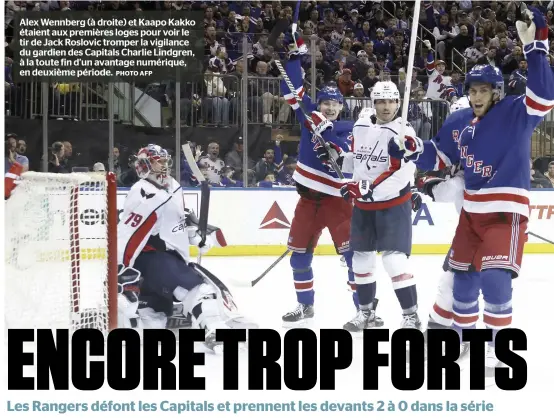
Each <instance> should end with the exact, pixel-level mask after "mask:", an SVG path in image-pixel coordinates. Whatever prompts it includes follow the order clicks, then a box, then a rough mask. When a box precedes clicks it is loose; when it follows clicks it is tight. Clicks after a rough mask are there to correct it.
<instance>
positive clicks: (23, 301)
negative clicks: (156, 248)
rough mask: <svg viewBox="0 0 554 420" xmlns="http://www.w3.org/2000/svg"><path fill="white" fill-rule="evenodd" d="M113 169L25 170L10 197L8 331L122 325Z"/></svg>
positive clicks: (6, 305) (7, 223)
mask: <svg viewBox="0 0 554 420" xmlns="http://www.w3.org/2000/svg"><path fill="white" fill-rule="evenodd" d="M116 200H117V190H116V181H115V176H114V175H113V174H111V173H109V174H107V175H104V174H99V173H94V172H93V173H72V174H63V175H62V174H49V173H36V172H27V173H25V174H23V176H22V177H21V180H20V181H18V183H17V187H16V188H15V190H14V191H13V193H12V195H11V196H10V198H9V199H8V200H7V201H6V207H5V208H6V213H5V215H6V220H5V224H6V225H5V226H6V236H5V246H6V251H5V252H6V255H5V261H6V273H5V279H6V281H5V300H6V301H5V320H6V326H7V328H10V329H11V328H48V329H57V328H60V329H62V328H63V329H69V330H72V331H74V330H76V329H80V328H95V329H99V330H101V331H102V332H104V333H106V332H108V331H109V330H111V329H113V328H115V327H116V326H117V256H116V253H117V238H116V236H117V220H118V215H117V203H116Z"/></svg>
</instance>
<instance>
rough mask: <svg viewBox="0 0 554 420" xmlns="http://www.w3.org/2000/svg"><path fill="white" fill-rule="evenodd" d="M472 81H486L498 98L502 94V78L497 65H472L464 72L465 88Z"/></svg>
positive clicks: (467, 87) (468, 86)
mask: <svg viewBox="0 0 554 420" xmlns="http://www.w3.org/2000/svg"><path fill="white" fill-rule="evenodd" d="M472 83H487V84H489V85H491V86H492V90H493V91H494V92H495V93H496V94H498V99H501V98H502V97H503V96H504V78H503V77H502V72H501V71H500V70H499V69H498V67H494V66H491V65H488V64H487V65H485V64H479V65H477V66H475V67H473V68H472V69H471V70H470V71H469V72H468V73H467V74H466V83H465V84H466V89H469V88H470V86H471V84H472Z"/></svg>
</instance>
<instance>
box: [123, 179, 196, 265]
mask: <svg viewBox="0 0 554 420" xmlns="http://www.w3.org/2000/svg"><path fill="white" fill-rule="evenodd" d="M187 215H188V212H187V211H186V210H185V203H184V199H183V193H182V191H181V186H180V185H179V183H178V182H177V181H176V180H175V179H173V178H171V177H169V178H168V187H167V189H166V190H164V189H161V188H159V187H158V186H156V185H155V184H154V183H152V182H150V181H148V180H146V179H142V180H140V181H138V182H137V183H136V184H135V185H133V187H132V188H131V190H130V191H129V194H128V195H127V198H126V199H125V205H124V209H123V213H122V214H121V219H120V222H119V225H118V230H117V263H118V264H123V265H124V266H126V267H132V266H133V264H134V262H135V260H136V258H137V257H138V256H139V254H140V253H141V252H143V251H167V250H173V251H176V252H177V253H179V255H181V257H182V258H183V259H184V260H185V261H187V262H188V261H189V259H190V251H189V247H190V245H196V243H194V240H195V239H196V238H198V237H197V236H196V230H195V229H194V230H193V229H188V230H187V225H186V217H187ZM195 236H196V238H195Z"/></svg>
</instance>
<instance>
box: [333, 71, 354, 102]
mask: <svg viewBox="0 0 554 420" xmlns="http://www.w3.org/2000/svg"><path fill="white" fill-rule="evenodd" d="M337 85H338V88H339V90H340V93H342V96H350V95H352V94H353V93H354V82H353V81H352V71H351V70H350V69H343V70H342V73H341V74H340V76H339V77H338V80H337Z"/></svg>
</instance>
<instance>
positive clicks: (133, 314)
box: [117, 293, 139, 328]
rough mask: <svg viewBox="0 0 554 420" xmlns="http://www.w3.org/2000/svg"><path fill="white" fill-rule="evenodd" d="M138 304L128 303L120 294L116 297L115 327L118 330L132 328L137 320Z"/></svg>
mask: <svg viewBox="0 0 554 420" xmlns="http://www.w3.org/2000/svg"><path fill="white" fill-rule="evenodd" d="M138 306H139V302H138V300H137V301H136V302H131V301H129V300H128V299H127V298H126V297H125V296H123V295H122V294H121V293H119V294H118V295H117V327H118V328H133V326H134V324H135V323H136V319H137V318H138V315H137V310H138Z"/></svg>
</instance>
